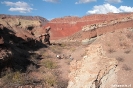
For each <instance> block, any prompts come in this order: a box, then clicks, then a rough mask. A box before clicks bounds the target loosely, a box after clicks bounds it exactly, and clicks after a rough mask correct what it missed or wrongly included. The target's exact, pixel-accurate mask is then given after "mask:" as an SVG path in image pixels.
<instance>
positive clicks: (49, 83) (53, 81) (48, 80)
mask: <svg viewBox="0 0 133 88" xmlns="http://www.w3.org/2000/svg"><path fill="white" fill-rule="evenodd" d="M43 80H44V82H45V84H46V88H50V87H55V86H56V85H57V77H56V76H55V75H54V74H52V73H51V72H47V73H45V74H44V75H43Z"/></svg>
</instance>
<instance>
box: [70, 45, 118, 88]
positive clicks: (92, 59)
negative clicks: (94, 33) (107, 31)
mask: <svg viewBox="0 0 133 88" xmlns="http://www.w3.org/2000/svg"><path fill="white" fill-rule="evenodd" d="M105 62H106V63H105ZM117 64H118V62H117V61H116V59H115V58H108V57H106V56H105V52H104V51H103V48H102V46H101V45H91V46H89V47H88V48H87V50H86V55H85V56H84V57H83V59H81V60H80V61H76V60H73V61H72V62H71V64H70V74H69V83H68V87H67V88H112V87H113V86H112V84H117V76H116V67H117Z"/></svg>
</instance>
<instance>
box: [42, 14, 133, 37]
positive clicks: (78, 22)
mask: <svg viewBox="0 0 133 88" xmlns="http://www.w3.org/2000/svg"><path fill="white" fill-rule="evenodd" d="M132 15H133V13H121V14H113V13H109V14H94V15H87V16H83V17H75V16H74V17H73V16H66V17H62V18H55V19H53V20H51V21H50V22H48V24H46V25H45V26H44V27H46V26H51V29H52V30H51V34H52V35H51V39H61V38H64V37H68V36H71V35H72V34H74V33H76V32H78V31H80V30H81V29H83V30H84V29H85V26H87V25H88V26H89V25H95V24H96V26H97V25H98V24H99V26H102V24H103V25H107V24H109V23H111V22H113V21H117V20H121V21H122V19H123V20H124V18H125V20H126V19H127V20H129V19H130V20H131V19H132ZM128 18H129V19H128ZM100 24H101V25H100ZM110 25H111V24H110Z"/></svg>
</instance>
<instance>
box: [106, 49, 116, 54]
mask: <svg viewBox="0 0 133 88" xmlns="http://www.w3.org/2000/svg"><path fill="white" fill-rule="evenodd" d="M113 52H116V51H115V49H114V48H109V49H108V53H113Z"/></svg>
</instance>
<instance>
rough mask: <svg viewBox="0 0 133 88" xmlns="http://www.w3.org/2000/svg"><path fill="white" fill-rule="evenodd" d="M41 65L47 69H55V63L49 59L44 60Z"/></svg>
mask: <svg viewBox="0 0 133 88" xmlns="http://www.w3.org/2000/svg"><path fill="white" fill-rule="evenodd" d="M41 65H43V66H45V67H46V68H48V69H55V68H57V66H58V65H57V63H56V62H54V61H53V60H50V59H45V60H43V61H42V62H41Z"/></svg>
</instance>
